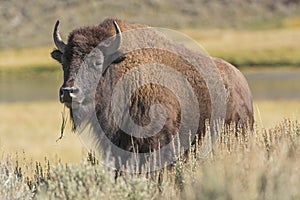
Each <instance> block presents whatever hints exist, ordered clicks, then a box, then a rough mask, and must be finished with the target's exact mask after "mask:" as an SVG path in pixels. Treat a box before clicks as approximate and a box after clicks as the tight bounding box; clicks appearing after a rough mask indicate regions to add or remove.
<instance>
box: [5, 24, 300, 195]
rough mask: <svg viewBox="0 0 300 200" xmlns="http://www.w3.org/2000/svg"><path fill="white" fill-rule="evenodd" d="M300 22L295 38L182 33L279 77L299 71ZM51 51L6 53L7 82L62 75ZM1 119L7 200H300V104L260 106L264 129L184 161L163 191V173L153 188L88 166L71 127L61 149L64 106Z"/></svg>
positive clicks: (36, 105)
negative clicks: (22, 76)
mask: <svg viewBox="0 0 300 200" xmlns="http://www.w3.org/2000/svg"><path fill="white" fill-rule="evenodd" d="M295 21H296V25H295V24H292V25H286V26H289V27H293V28H287V29H274V27H273V29H267V30H245V29H244V30H236V29H235V30H227V29H222V30H221V29H213V30H203V29H201V30H200V29H189V28H184V29H181V31H182V32H183V33H185V34H187V35H189V36H190V37H192V38H194V39H195V40H196V41H197V42H199V43H200V44H201V45H202V46H203V47H204V48H205V49H206V50H207V51H208V52H209V54H211V55H213V56H218V57H222V58H224V59H226V60H228V61H229V62H232V63H234V64H236V65H237V66H239V67H241V68H242V69H243V70H245V71H252V70H254V71H255V70H256V69H257V68H260V69H261V68H266V69H268V70H279V71H280V69H279V68H280V67H279V66H283V65H284V66H289V67H298V66H300V57H299V54H300V49H299V45H300V43H299V41H300V40H299V38H300V29H299V27H297V26H298V25H297V22H298V19H296V20H295ZM286 23H287V24H288V23H292V21H287V22H286ZM64 34H66V33H64ZM64 36H65V35H64ZM49 44H50V43H47V45H48V46H47V45H46V46H43V47H35V48H30V49H22V48H21V49H6V50H3V49H2V50H0V78H1V77H5V76H6V75H7V73H9V74H10V75H12V74H13V75H16V79H18V76H17V74H18V75H19V74H25V75H26V74H31V72H34V73H33V76H38V75H40V73H41V72H43V74H44V75H45V74H46V75H47V73H48V72H49V71H57V72H58V71H60V70H61V68H60V67H59V65H58V64H57V63H56V62H54V61H52V60H51V58H50V56H49V53H50V51H51V50H52V48H53V46H49ZM247 66H248V68H244V67H247ZM249 66H250V67H249ZM270 66H272V67H273V68H271V67H270ZM274 67H277V68H276V69H275V68H274ZM55 73H56V72H55ZM29 77H30V76H29ZM0 83H1V82H0ZM22 94H23V93H22ZM0 110H1V114H0V122H1V123H0V147H1V149H0V152H1V154H2V156H1V159H0V199H28V198H31V197H35V198H37V199H100V198H101V199H124V198H126V199H127V198H128V199H181V198H182V199H299V198H300V191H299V187H300V182H299V180H300V172H299V165H300V163H299V156H300V147H299V144H300V137H299V135H300V125H299V119H300V101H299V100H256V99H255V101H254V110H255V119H256V128H255V132H254V133H253V134H251V135H248V138H247V140H236V138H234V137H231V136H226V137H227V138H226V139H225V140H223V143H217V144H216V145H215V148H214V151H213V152H212V153H211V154H210V155H209V156H208V157H207V158H205V159H203V158H199V157H197V155H195V156H192V157H191V159H190V160H189V161H187V162H183V161H182V160H181V159H179V160H178V162H177V163H176V164H175V168H174V169H173V170H172V171H168V172H164V173H163V177H164V178H163V180H164V181H163V182H162V183H161V185H159V184H158V182H157V180H156V179H157V176H156V175H155V174H154V177H153V178H152V179H151V178H146V175H145V174H141V175H129V174H125V175H124V176H122V177H120V178H119V179H118V181H117V182H116V183H115V180H114V172H113V171H112V170H111V169H106V168H105V167H104V166H102V165H98V164H95V163H93V162H91V161H87V158H86V155H87V152H86V150H85V149H84V148H83V146H82V144H81V143H80V141H79V138H78V137H77V136H76V134H75V133H72V132H71V131H70V127H69V126H67V128H66V130H65V133H64V137H63V138H62V139H61V140H59V141H56V140H57V138H58V137H59V136H60V126H61V122H62V121H61V112H62V111H63V106H62V105H61V104H60V103H59V102H58V101H31V102H14V103H13V102H10V103H8V102H5V103H0ZM297 120H298V122H297ZM229 135H233V134H232V133H230V134H229ZM16 152H17V154H16Z"/></svg>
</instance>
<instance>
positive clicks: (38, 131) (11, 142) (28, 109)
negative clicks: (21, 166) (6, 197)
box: [0, 102, 83, 162]
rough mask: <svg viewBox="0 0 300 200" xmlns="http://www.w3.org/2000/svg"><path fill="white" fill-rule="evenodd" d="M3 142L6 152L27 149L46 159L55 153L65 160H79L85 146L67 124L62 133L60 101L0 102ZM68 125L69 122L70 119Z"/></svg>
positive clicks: (0, 142) (30, 155)
mask: <svg viewBox="0 0 300 200" xmlns="http://www.w3.org/2000/svg"><path fill="white" fill-rule="evenodd" d="M0 110H1V115H0V121H1V124H0V130H1V131H0V146H1V150H2V151H4V152H6V153H9V154H11V153H13V154H14V153H15V152H19V153H21V152H23V151H25V152H26V154H27V156H28V158H32V159H33V160H43V159H44V157H45V156H47V157H48V158H51V159H54V158H55V157H56V156H57V157H59V158H61V159H62V161H63V162H78V161H80V160H81V158H82V155H83V147H82V145H81V143H80V142H79V140H78V138H77V137H76V135H75V134H74V133H72V132H71V131H70V130H71V129H70V127H69V126H67V128H66V130H65V133H64V137H63V139H62V140H59V141H58V142H56V140H57V139H58V138H59V136H60V124H61V112H62V111H63V106H62V105H60V104H59V103H58V102H31V103H6V104H0ZM67 125H69V124H68V123H67Z"/></svg>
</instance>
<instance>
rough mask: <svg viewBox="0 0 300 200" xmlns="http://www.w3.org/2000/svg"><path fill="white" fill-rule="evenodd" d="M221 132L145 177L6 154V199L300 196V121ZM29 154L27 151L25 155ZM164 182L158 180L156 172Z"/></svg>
mask: <svg viewBox="0 0 300 200" xmlns="http://www.w3.org/2000/svg"><path fill="white" fill-rule="evenodd" d="M235 133H236V131H235V130H234V128H232V130H231V131H229V132H223V134H220V138H219V140H218V141H217V143H216V145H215V146H214V149H213V151H212V152H211V153H210V155H209V156H207V157H205V158H200V156H199V153H197V152H199V149H198V148H196V149H195V152H196V153H192V152H194V151H191V153H190V157H189V159H188V160H185V159H178V160H177V162H176V163H175V164H174V167H173V169H171V170H165V171H163V172H160V173H157V174H153V175H152V176H147V173H141V174H136V175H134V174H123V175H122V176H120V177H119V178H118V179H117V180H116V181H115V179H114V171H113V170H111V169H107V168H106V167H104V166H102V165H100V164H98V163H97V162H95V161H93V160H92V161H91V159H89V160H88V159H84V160H82V162H81V163H79V164H63V163H61V162H59V161H49V160H47V159H46V160H45V162H44V163H38V162H37V163H33V162H28V161H26V160H24V159H23V158H22V157H20V156H19V157H18V158H15V157H11V156H2V159H1V164H0V170H1V172H3V173H1V177H0V182H1V185H2V186H1V189H0V197H2V199H8V198H11V199H12V198H19V197H20V195H22V196H23V197H24V198H25V197H31V196H34V197H35V198H36V199H44V198H47V199H124V198H126V199H299V198H300V191H299V187H300V173H299V164H300V162H299V156H300V147H299V144H300V124H299V123H298V122H297V121H291V120H288V119H286V120H284V121H282V122H281V123H279V124H277V125H276V126H274V127H272V128H270V129H259V128H255V131H254V132H253V133H250V132H247V133H246V134H245V135H239V137H236V136H235ZM23 157H26V154H25V155H24V156H23ZM159 174H160V176H161V177H162V181H160V182H159V181H157V180H158V178H157V177H158V175H159Z"/></svg>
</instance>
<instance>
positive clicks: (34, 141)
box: [0, 100, 300, 163]
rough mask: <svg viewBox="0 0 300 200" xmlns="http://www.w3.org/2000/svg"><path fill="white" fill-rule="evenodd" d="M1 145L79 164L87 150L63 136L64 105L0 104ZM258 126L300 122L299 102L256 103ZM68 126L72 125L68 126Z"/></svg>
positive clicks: (68, 130)
mask: <svg viewBox="0 0 300 200" xmlns="http://www.w3.org/2000/svg"><path fill="white" fill-rule="evenodd" d="M0 110H1V115H0V121H1V123H0V146H1V150H3V151H4V152H6V153H10V154H13V153H14V152H20V153H21V152H22V151H25V152H26V155H27V156H28V157H29V158H32V159H33V160H43V159H44V157H45V156H47V157H48V158H50V159H51V158H52V159H53V158H55V156H56V155H57V157H59V158H61V159H62V161H64V162H76V163H77V162H79V161H80V160H81V159H82V156H83V155H85V153H86V151H85V150H84V148H83V145H82V144H81V143H80V141H79V138H78V137H77V135H76V134H74V133H72V132H71V128H70V126H67V127H66V129H65V135H64V137H63V139H62V140H60V141H58V142H56V139H57V138H58V137H59V136H60V125H61V112H62V111H63V106H62V105H61V104H60V103H59V102H56V101H53V102H30V103H5V104H0ZM254 110H255V119H256V124H257V126H258V127H259V128H260V127H264V128H270V127H273V126H275V125H276V124H278V123H279V122H281V121H282V120H283V119H284V118H291V119H298V120H299V119H300V101H296V100H295V101H256V102H255V103H254ZM68 125H69V123H68Z"/></svg>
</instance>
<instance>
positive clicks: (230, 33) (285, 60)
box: [183, 28, 300, 66]
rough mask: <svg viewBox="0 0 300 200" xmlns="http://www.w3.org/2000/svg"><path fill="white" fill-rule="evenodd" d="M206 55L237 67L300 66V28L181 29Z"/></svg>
mask: <svg viewBox="0 0 300 200" xmlns="http://www.w3.org/2000/svg"><path fill="white" fill-rule="evenodd" d="M183 32H184V33H185V34H187V35H189V36H190V37H192V38H193V39H195V40H196V41H197V42H198V43H199V44H201V45H202V46H203V47H204V48H205V49H206V50H207V51H208V53H209V54H211V55H213V56H216V57H222V58H224V59H225V60H228V61H230V62H231V63H234V64H236V65H238V66H251V65H256V66H263V65H269V66H282V65H299V63H300V58H299V56H298V55H299V54H300V48H299V45H300V40H299V38H300V29H299V28H297V29H296V28H294V29H274V30H251V31H250V30H195V29H194V30H187V29H186V30H183Z"/></svg>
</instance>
